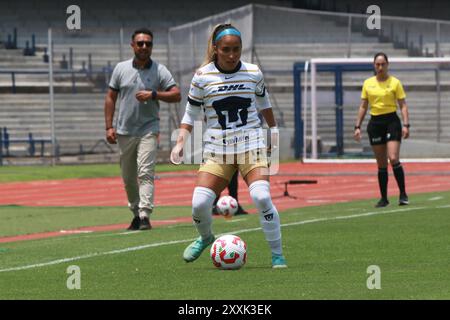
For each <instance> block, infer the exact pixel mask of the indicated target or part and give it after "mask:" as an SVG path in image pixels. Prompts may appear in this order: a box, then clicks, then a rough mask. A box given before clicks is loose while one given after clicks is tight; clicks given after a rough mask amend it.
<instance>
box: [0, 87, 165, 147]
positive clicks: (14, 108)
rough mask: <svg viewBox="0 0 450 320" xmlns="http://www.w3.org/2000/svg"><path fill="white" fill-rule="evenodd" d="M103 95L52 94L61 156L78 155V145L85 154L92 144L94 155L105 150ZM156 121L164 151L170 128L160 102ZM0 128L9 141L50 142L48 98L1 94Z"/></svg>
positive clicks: (163, 107)
mask: <svg viewBox="0 0 450 320" xmlns="http://www.w3.org/2000/svg"><path fill="white" fill-rule="evenodd" d="M104 96H105V95H104V94H83V93H80V94H55V100H54V110H55V114H54V116H55V135H56V138H57V141H58V143H59V145H60V153H61V154H62V155H64V154H76V153H78V152H79V151H80V145H82V149H83V151H84V152H88V151H89V150H91V149H92V148H94V146H95V145H96V144H99V146H98V147H97V148H96V150H95V151H96V152H106V151H108V150H109V149H108V148H106V147H105V146H104V145H102V143H100V142H99V141H101V140H104V139H105V130H104V113H103V105H104ZM117 108H118V107H117ZM116 110H117V109H116ZM116 114H117V112H116ZM24 115H26V116H24ZM160 121H161V138H160V146H161V149H162V150H168V149H169V144H170V143H169V138H170V135H169V134H170V133H169V128H170V126H169V114H168V107H167V104H165V103H161V109H160ZM0 127H7V128H8V133H9V135H10V139H27V137H28V133H29V132H31V133H32V134H33V137H34V138H35V139H41V138H42V139H50V137H51V128H50V112H49V96H48V95H47V94H36V95H34V96H33V99H32V100H30V96H29V95H28V94H3V95H2V99H1V100H0ZM22 148H23V146H22ZM49 152H51V146H50V145H48V146H47V145H46V153H49Z"/></svg>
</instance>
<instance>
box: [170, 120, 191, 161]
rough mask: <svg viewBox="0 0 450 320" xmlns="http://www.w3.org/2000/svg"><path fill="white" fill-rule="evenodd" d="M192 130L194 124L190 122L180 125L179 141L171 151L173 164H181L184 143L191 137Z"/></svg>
mask: <svg viewBox="0 0 450 320" xmlns="http://www.w3.org/2000/svg"><path fill="white" fill-rule="evenodd" d="M191 131H192V126H191V125H190V124H186V123H182V124H181V125H180V128H179V129H178V137H177V143H176V144H175V147H173V149H172V152H171V153H170V162H172V163H173V164H175V165H177V164H181V161H182V159H183V148H184V143H185V142H186V141H187V139H188V138H189V135H190V134H191Z"/></svg>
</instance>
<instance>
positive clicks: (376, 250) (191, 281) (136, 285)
mask: <svg viewBox="0 0 450 320" xmlns="http://www.w3.org/2000/svg"><path fill="white" fill-rule="evenodd" d="M410 198H411V203H412V204H411V205H409V206H404V207H399V206H397V205H394V204H395V199H391V200H392V201H391V205H390V206H389V207H387V208H383V209H375V208H373V203H374V200H370V201H357V202H350V203H341V204H335V205H327V206H315V207H307V208H298V209H290V210H287V211H284V212H282V213H281V222H282V224H283V227H282V234H283V249H284V253H285V256H286V259H287V262H288V268H287V269H278V270H273V269H271V264H270V251H269V248H268V245H267V243H266V241H265V240H264V236H263V233H262V231H261V230H260V229H259V218H258V216H257V215H250V216H244V217H242V216H238V217H234V218H233V219H232V220H226V219H223V218H220V219H215V221H214V225H213V227H214V231H215V233H216V235H219V234H238V235H240V236H241V237H242V238H243V239H244V241H246V243H247V245H248V261H247V264H246V265H245V266H244V267H243V268H242V269H240V270H237V271H222V270H218V269H216V268H215V267H214V266H213V265H212V262H211V260H210V257H209V249H208V251H205V252H204V254H203V255H202V256H201V257H200V258H199V259H198V260H197V261H195V262H194V263H185V262H184V261H183V260H182V252H183V250H184V248H185V247H186V246H187V245H188V244H189V243H190V241H192V240H193V239H194V238H195V237H196V232H195V229H194V227H193V226H192V224H191V223H184V224H175V225H167V226H161V227H157V228H154V229H153V230H151V231H144V232H133V233H129V232H125V230H119V231H113V232H98V233H91V234H76V235H67V236H63V237H56V238H48V239H41V240H33V241H23V242H14V243H0V299H161V300H165V299H208V300H209V299H218V300H220V299H233V300H236V299H264V300H267V299H288V300H289V299H449V298H450V285H449V284H450V273H449V254H448V253H449V249H450V247H449V243H450V241H449V240H450V234H449V232H448V231H449V230H450V206H449V203H450V192H442V193H433V194H421V195H411V196H410ZM189 214H190V208H189V207H160V208H158V209H157V210H156V211H155V213H154V219H170V218H174V217H177V216H188V215H189ZM0 217H1V221H2V223H1V224H0V235H2V236H5V235H14V234H23V233H31V232H43V231H51V230H60V229H69V228H75V227H79V226H82V225H96V224H111V223H127V222H129V218H130V216H129V215H128V213H127V211H126V209H124V208H119V207H117V208H106V207H83V208H31V207H17V206H4V207H0ZM75 217H77V219H74V218H75ZM13 218H14V219H13ZM13 222H14V223H13ZM72 265H75V266H78V267H79V268H80V272H81V273H80V284H81V288H80V289H74V290H69V289H68V288H67V280H68V278H69V277H70V276H71V274H69V273H67V269H68V267H69V266H72ZM372 265H376V266H378V267H379V269H380V277H379V279H380V282H379V283H380V285H381V288H380V289H368V287H367V282H368V278H369V277H371V275H372V274H371V273H368V271H367V270H368V267H369V266H372Z"/></svg>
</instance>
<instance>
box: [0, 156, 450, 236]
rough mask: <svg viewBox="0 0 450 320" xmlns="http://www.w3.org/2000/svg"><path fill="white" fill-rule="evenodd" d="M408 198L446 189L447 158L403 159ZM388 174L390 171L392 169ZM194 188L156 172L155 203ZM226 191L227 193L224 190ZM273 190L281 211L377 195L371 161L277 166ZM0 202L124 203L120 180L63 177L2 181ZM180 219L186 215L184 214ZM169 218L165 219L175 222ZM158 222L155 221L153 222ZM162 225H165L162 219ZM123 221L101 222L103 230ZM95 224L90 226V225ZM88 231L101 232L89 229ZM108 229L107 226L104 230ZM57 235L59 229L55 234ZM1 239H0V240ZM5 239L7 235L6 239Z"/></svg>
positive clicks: (245, 200)
mask: <svg viewBox="0 0 450 320" xmlns="http://www.w3.org/2000/svg"><path fill="white" fill-rule="evenodd" d="M403 166H404V169H405V174H406V187H407V192H408V194H409V195H410V200H411V201H412V202H414V197H411V195H412V194H414V193H422V192H435V191H446V190H450V162H445V163H403ZM390 173H392V172H391V170H390ZM288 180H317V184H297V185H288V191H289V194H290V195H293V196H296V197H297V199H292V198H289V197H284V196H283V192H284V182H285V181H288ZM194 187H195V171H185V172H172V173H164V174H159V175H158V176H157V179H156V180H155V206H169V205H170V206H189V205H190V204H191V199H192V192H193V189H194ZM239 190H240V192H239V202H240V203H241V204H242V205H244V207H245V205H248V204H250V203H251V199H250V196H249V193H248V190H247V186H246V185H245V182H244V181H243V180H242V179H241V178H239ZM225 192H226V191H225ZM271 194H272V197H273V201H274V203H275V205H276V207H277V209H278V210H279V211H281V210H285V209H288V208H295V207H304V206H313V205H320V204H331V203H338V202H347V201H353V200H360V199H371V198H378V197H379V191H378V182H377V168H376V164H375V163H352V164H349V163H345V164H329V163H320V164H309V163H308V164H304V163H287V164H281V165H280V171H279V173H278V175H276V176H273V177H271ZM389 195H390V196H395V195H398V188H397V186H396V181H395V179H394V177H393V176H392V174H391V175H390V177H389ZM0 205H22V206H124V207H126V205H127V200H126V195H125V192H124V188H123V183H122V180H121V179H120V178H118V177H117V178H96V179H66V180H53V181H48V180H46V181H32V182H15V183H3V184H0ZM182 219H184V218H182ZM177 222H181V220H180V221H178V220H177V221H171V222H168V223H177ZM155 223H156V221H155ZM161 224H166V223H165V222H163V221H161ZM123 227H124V226H123V225H115V226H109V227H108V226H105V227H103V229H104V228H107V229H105V231H106V230H113V229H118V228H119V229H120V228H123ZM93 228H94V229H93ZM93 228H89V229H90V230H91V229H92V230H94V231H96V230H98V231H101V230H103V229H102V228H100V229H99V228H97V227H93ZM108 228H109V229H108ZM58 235H61V233H58ZM1 240H2V238H0V242H4V241H1ZM4 240H5V239H4Z"/></svg>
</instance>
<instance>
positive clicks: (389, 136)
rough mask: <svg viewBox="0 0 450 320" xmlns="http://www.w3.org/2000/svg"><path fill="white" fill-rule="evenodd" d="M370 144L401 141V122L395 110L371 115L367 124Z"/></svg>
mask: <svg viewBox="0 0 450 320" xmlns="http://www.w3.org/2000/svg"><path fill="white" fill-rule="evenodd" d="M367 133H368V134H369V140H370V145H371V146H374V145H379V144H386V143H387V142H388V141H402V124H401V122H400V118H399V117H398V116H397V113H396V112H392V113H387V114H382V115H379V116H371V117H370V120H369V123H368V124H367Z"/></svg>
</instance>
